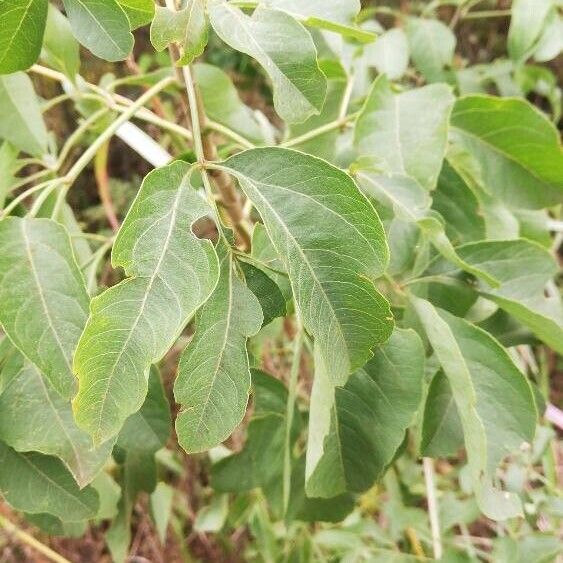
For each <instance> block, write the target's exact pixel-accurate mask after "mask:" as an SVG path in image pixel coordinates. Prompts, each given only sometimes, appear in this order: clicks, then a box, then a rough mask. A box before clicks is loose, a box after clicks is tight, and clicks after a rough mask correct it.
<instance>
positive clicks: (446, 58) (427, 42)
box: [406, 18, 456, 82]
mask: <svg viewBox="0 0 563 563" xmlns="http://www.w3.org/2000/svg"><path fill="white" fill-rule="evenodd" d="M406 32H407V37H408V40H409V47H410V52H411V57H412V60H413V61H414V64H415V66H416V68H417V69H418V70H419V71H420V73H421V74H422V76H424V78H426V80H427V81H428V82H444V81H446V80H447V78H448V76H447V69H448V67H450V66H451V64H452V62H453V58H454V52H455V44H456V37H455V35H454V33H453V31H452V30H451V29H450V28H449V27H448V26H447V25H446V24H444V23H443V22H441V21H440V20H436V19H427V18H408V20H407V25H406Z"/></svg>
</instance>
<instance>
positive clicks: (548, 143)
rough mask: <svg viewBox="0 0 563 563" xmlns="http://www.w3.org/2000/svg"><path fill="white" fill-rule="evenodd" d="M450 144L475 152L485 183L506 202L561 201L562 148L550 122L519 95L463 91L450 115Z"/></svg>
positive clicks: (541, 203) (531, 205)
mask: <svg viewBox="0 0 563 563" xmlns="http://www.w3.org/2000/svg"><path fill="white" fill-rule="evenodd" d="M451 125H452V128H451V133H452V141H453V142H454V144H455V145H456V146H457V147H458V148H461V149H463V150H465V151H467V152H468V153H470V154H471V155H473V157H474V158H475V160H476V162H478V163H479V166H480V175H481V178H482V181H483V184H484V186H483V187H484V189H485V190H488V191H490V192H492V193H493V194H495V195H497V196H498V197H500V198H501V199H502V200H503V201H504V202H505V204H506V205H508V206H509V207H526V208H531V209H539V208H542V207H548V206H551V205H554V204H556V203H560V202H562V201H563V152H562V151H561V147H560V143H559V134H558V132H557V130H556V129H555V127H554V126H553V124H552V123H551V122H550V121H549V120H548V119H547V118H546V117H545V116H544V115H543V114H542V113H541V112H540V111H539V110H538V109H536V108H535V107H534V106H532V105H531V104H529V103H528V102H527V101H524V100H519V99H502V98H496V97H492V96H482V95H475V96H465V97H463V98H460V99H458V100H457V101H456V103H455V106H454V109H453V112H452V117H451Z"/></svg>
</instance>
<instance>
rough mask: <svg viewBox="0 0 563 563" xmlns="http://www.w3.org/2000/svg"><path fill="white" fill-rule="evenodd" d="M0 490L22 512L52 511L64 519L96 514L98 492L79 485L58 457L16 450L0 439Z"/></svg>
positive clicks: (76, 519) (11, 504)
mask: <svg viewBox="0 0 563 563" xmlns="http://www.w3.org/2000/svg"><path fill="white" fill-rule="evenodd" d="M0 494H1V495H2V497H3V498H4V499H5V501H6V502H7V503H8V504H9V505H10V506H12V507H13V508H15V509H16V510H21V511H22V512H29V513H30V514H42V513H47V514H52V515H53V516H56V517H58V518H60V519H61V520H62V521H64V522H76V521H78V520H86V519H87V518H93V517H94V516H96V513H97V512H98V507H99V500H98V493H97V492H96V491H95V490H94V489H93V488H92V487H86V488H84V489H82V490H81V489H79V487H78V485H77V484H76V483H75V481H74V479H73V478H72V475H71V474H70V473H69V472H68V471H67V470H66V468H65V466H64V465H63V464H62V462H61V461H60V460H58V459H57V458H55V457H50V456H46V455H43V454H39V453H35V452H31V453H19V452H16V451H15V450H13V449H12V448H10V447H9V446H7V445H6V444H4V443H3V442H0Z"/></svg>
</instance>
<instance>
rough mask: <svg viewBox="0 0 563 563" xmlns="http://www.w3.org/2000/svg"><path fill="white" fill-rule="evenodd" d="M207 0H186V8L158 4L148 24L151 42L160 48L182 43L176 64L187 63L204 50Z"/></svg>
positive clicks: (205, 43) (207, 25) (206, 30)
mask: <svg viewBox="0 0 563 563" xmlns="http://www.w3.org/2000/svg"><path fill="white" fill-rule="evenodd" d="M205 8H206V0H188V3H187V5H186V7H185V8H183V9H182V10H178V11H172V10H169V9H168V8H162V7H160V6H157V8H156V14H155V17H154V20H153V22H152V24H151V43H152V44H153V47H154V48H155V49H156V50H157V51H163V50H164V49H166V47H168V45H170V44H171V43H175V44H177V45H179V46H180V47H181V51H180V58H179V59H178V63H177V64H178V65H187V64H190V63H191V62H192V61H193V60H194V59H195V58H196V57H199V55H201V54H202V53H203V50H204V49H205V46H206V45H207V39H208V27H209V23H208V21H207V14H206V13H205Z"/></svg>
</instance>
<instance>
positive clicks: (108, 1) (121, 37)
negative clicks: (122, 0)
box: [63, 0, 133, 62]
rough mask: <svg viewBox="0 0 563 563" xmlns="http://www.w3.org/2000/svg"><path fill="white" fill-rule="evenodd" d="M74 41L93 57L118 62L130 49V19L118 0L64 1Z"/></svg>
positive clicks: (131, 39) (131, 41)
mask: <svg viewBox="0 0 563 563" xmlns="http://www.w3.org/2000/svg"><path fill="white" fill-rule="evenodd" d="M63 4H64V7H65V10H66V13H67V16H68V19H69V20H70V25H71V27H72V31H73V33H74V35H75V37H76V38H77V39H78V41H80V43H82V45H84V47H86V48H87V49H89V50H90V51H91V52H92V53H93V54H94V55H96V57H100V58H101V59H105V60H106V61H112V62H113V61H121V60H123V59H125V58H126V57H127V55H129V53H130V52H131V49H132V48H133V35H132V34H131V31H130V30H129V19H128V18H127V15H126V14H125V11H124V10H123V8H122V7H121V6H120V5H119V3H118V2H117V0H63Z"/></svg>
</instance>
